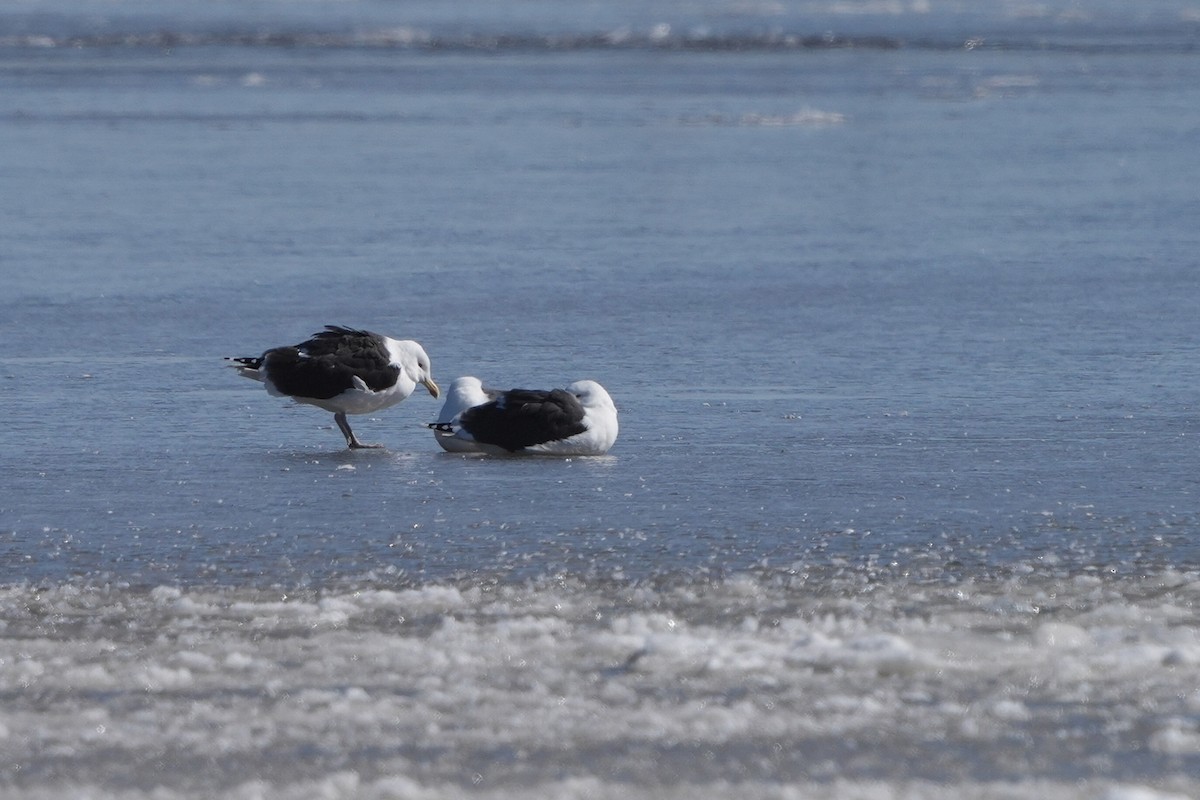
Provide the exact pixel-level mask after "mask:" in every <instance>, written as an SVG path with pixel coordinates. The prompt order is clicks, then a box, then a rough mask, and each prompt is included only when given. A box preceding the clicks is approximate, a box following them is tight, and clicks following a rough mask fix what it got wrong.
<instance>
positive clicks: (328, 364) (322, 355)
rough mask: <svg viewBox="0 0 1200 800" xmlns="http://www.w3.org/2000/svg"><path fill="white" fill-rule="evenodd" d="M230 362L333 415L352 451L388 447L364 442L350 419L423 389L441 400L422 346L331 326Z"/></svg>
mask: <svg viewBox="0 0 1200 800" xmlns="http://www.w3.org/2000/svg"><path fill="white" fill-rule="evenodd" d="M227 360H229V361H233V362H234V366H235V367H236V368H237V371H238V372H239V373H240V374H242V375H244V376H246V377H247V378H253V379H255V380H257V381H262V383H263V384H264V385H265V386H266V387H267V391H268V392H270V393H271V394H273V395H275V396H276V397H290V398H292V399H293V400H295V401H296V402H297V403H307V404H308V405H313V406H317V407H318V408H323V409H325V410H326V411H330V412H333V420H334V422H336V423H337V425H338V428H339V429H340V430H341V431H342V435H344V436H345V437H346V444H347V445H348V446H349V447H350V448H352V449H358V448H366V447H382V445H377V444H363V443H362V442H360V441H359V440H358V437H357V436H355V435H354V431H352V430H350V423H349V422H347V421H346V415H347V414H372V413H374V412H376V411H381V410H383V409H385V408H388V407H389V406H394V405H396V403H399V402H400V401H401V400H403V399H404V398H406V397H408V396H409V395H410V394H412V393H413V390H414V389H416V388H417V384H423V385H424V386H425V388H426V389H428V390H429V393H430V394H431V395H433V396H434V397H437V396H438V395H439V394H440V392H439V390H438V385H437V384H436V383H434V381H433V376H432V374H431V373H430V366H429V356H428V355H426V354H425V350H424V349H423V348H422V347H421V345H419V344H417V343H416V342H414V341H410V340H397V339H391V338H389V337H387V336H381V335H380V334H378V333H372V332H371V331H361V330H355V329H353V328H342V327H339V326H337V325H326V326H325V330H323V331H321V332H320V333H317V334H314V335H313V337H312V338H311V339H309V340H308V341H306V342H301V343H300V344H297V345H293V346H291V347H273V348H271V349H270V350H268V351H267V352H265V353H263V354H262V355H261V356H257V357H243V358H231V359H227Z"/></svg>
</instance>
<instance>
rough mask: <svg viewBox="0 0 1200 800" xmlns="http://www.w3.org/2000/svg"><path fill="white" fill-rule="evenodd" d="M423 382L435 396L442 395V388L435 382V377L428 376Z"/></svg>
mask: <svg viewBox="0 0 1200 800" xmlns="http://www.w3.org/2000/svg"><path fill="white" fill-rule="evenodd" d="M421 383H423V384H425V388H426V389H428V390H429V393H430V394H431V395H433V396H434V397H435V398H436V397H440V396H441V394H442V390H441V389H439V388H438V385H437V384H436V383H434V382H433V378H426V379H425V380H423V381H421Z"/></svg>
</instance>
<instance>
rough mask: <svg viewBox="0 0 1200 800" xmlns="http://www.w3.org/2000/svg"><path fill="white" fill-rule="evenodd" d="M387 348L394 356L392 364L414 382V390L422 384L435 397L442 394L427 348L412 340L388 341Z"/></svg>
mask: <svg viewBox="0 0 1200 800" xmlns="http://www.w3.org/2000/svg"><path fill="white" fill-rule="evenodd" d="M387 347H388V351H389V352H390V353H391V355H392V363H393V364H396V365H397V366H399V367H400V372H401V374H402V375H403V376H404V377H405V378H407V379H408V380H410V381H412V384H413V388H414V389H415V388H416V387H417V384H421V385H423V386H424V387H425V388H426V389H428V390H429V393H430V394H431V395H433V396H434V397H438V396H439V395H440V394H441V393H442V392H441V390H440V389H438V385H437V384H436V383H435V382H434V380H433V365H432V364H431V363H430V361H429V356H428V355H427V354H426V353H425V348H423V347H421V345H419V344H417V343H416V342H414V341H412V340H411V339H402V340H396V339H388V340H387Z"/></svg>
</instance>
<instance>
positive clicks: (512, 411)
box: [429, 376, 617, 456]
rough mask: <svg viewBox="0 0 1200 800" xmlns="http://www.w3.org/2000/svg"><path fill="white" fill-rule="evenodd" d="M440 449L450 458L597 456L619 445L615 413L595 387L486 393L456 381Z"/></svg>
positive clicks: (474, 381) (439, 425)
mask: <svg viewBox="0 0 1200 800" xmlns="http://www.w3.org/2000/svg"><path fill="white" fill-rule="evenodd" d="M429 427H430V428H432V429H433V433H434V436H435V437H436V438H437V442H438V444H440V445H441V446H442V448H443V449H445V450H448V451H450V452H452V453H489V454H492V455H503V454H507V453H541V454H546V455H561V456H570V455H574V456H598V455H603V454H605V453H607V452H608V450H609V448H611V447H612V446H613V442H615V441H616V440H617V408H616V406H615V405H613V401H612V398H611V397H609V395H608V392H607V391H605V389H604V387H603V386H601V385H600V384H598V383H596V382H595V381H576V382H575V383H572V384H571V385H570V386H568V387H566V389H550V390H542V389H510V390H508V391H496V390H489V389H484V388H483V384H482V383H481V382H480V380H479V379H478V378H473V377H470V376H468V377H463V378H457V379H455V381H454V383H452V384H451V385H450V390H449V392H447V394H446V403H445V405H444V406H443V407H442V411H441V414H440V415H439V416H438V421H437V422H434V423H430V424H429Z"/></svg>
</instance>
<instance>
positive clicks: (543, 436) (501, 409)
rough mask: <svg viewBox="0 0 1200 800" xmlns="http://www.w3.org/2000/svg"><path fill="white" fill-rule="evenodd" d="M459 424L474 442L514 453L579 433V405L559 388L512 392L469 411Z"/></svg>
mask: <svg viewBox="0 0 1200 800" xmlns="http://www.w3.org/2000/svg"><path fill="white" fill-rule="evenodd" d="M459 423H460V424H461V425H462V427H463V428H464V429H466V431H467V432H468V433H470V434H471V436H473V437H474V438H475V440H476V441H478V442H483V443H485V444H494V445H496V446H497V447H503V448H504V449H505V450H508V451H509V452H515V451H517V450H521V449H523V448H526V447H532V446H533V445H536V444H544V443H546V442H553V441H557V440H559V439H566V438H567V437H570V436H574V435H576V434H579V433H583V432H584V431H586V430H587V428H586V427H585V426H584V424H583V406H581V405H580V404H579V400H578V399H577V398H576V397H575V395H573V394H571V393H570V392H564V391H563V390H562V389H554V390H552V391H549V392H546V391H540V390H537V389H512V390H511V391H507V392H504V393H503V394H502V395H500V397H498V398H497V399H496V400H493V401H492V402H490V403H484V404H483V405H481V406H475V407H473V408H469V409H467V410H466V411H464V412H463V414H462V416H461V417H460V418H459Z"/></svg>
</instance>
